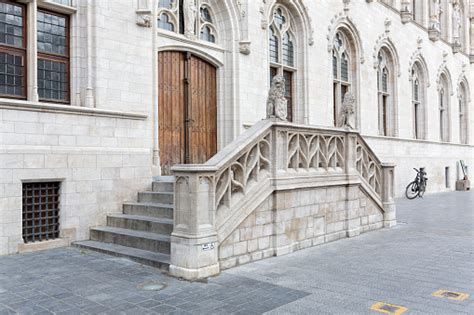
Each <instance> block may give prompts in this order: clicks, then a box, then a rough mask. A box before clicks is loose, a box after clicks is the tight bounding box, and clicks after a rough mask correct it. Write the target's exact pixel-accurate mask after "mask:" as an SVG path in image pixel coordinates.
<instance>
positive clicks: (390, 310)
mask: <svg viewBox="0 0 474 315" xmlns="http://www.w3.org/2000/svg"><path fill="white" fill-rule="evenodd" d="M370 309H371V310H373V311H377V312H380V313H385V314H391V315H400V314H403V313H405V312H406V311H407V310H408V309H407V308H406V307H404V306H401V305H394V304H389V303H385V302H377V303H375V304H373V305H372V306H371V307H370Z"/></svg>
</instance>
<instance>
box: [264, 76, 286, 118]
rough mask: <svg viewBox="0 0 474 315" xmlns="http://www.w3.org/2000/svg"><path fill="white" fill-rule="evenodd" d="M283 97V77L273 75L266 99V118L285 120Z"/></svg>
mask: <svg viewBox="0 0 474 315" xmlns="http://www.w3.org/2000/svg"><path fill="white" fill-rule="evenodd" d="M287 111H288V108H287V101H286V98H285V78H284V77H283V76H282V75H276V76H274V77H273V80H272V85H271V87H270V91H269V92H268V99H267V118H278V119H281V120H286V117H287V115H288V112H287Z"/></svg>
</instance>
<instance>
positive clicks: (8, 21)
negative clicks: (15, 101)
mask: <svg viewBox="0 0 474 315" xmlns="http://www.w3.org/2000/svg"><path fill="white" fill-rule="evenodd" d="M0 96H2V97H12V98H20V99H25V98H26V7H25V6H24V5H22V4H19V3H16V2H12V1H5V0H0Z"/></svg>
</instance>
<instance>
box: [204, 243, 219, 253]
mask: <svg viewBox="0 0 474 315" xmlns="http://www.w3.org/2000/svg"><path fill="white" fill-rule="evenodd" d="M215 246H216V243H213V242H210V243H206V244H202V245H201V248H202V250H203V251H208V250H213V249H214V248H215Z"/></svg>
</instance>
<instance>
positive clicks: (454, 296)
mask: <svg viewBox="0 0 474 315" xmlns="http://www.w3.org/2000/svg"><path fill="white" fill-rule="evenodd" d="M432 295H433V296H436V297H440V298H447V299H450V300H454V301H464V300H465V299H467V298H468V297H469V294H467V293H461V292H454V291H449V290H438V291H436V292H433V294H432Z"/></svg>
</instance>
